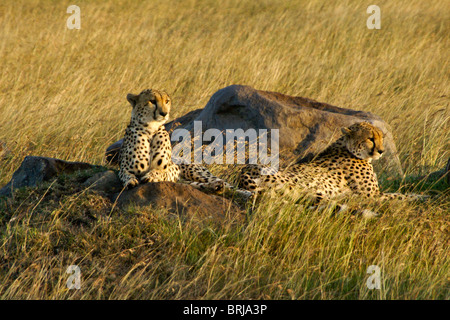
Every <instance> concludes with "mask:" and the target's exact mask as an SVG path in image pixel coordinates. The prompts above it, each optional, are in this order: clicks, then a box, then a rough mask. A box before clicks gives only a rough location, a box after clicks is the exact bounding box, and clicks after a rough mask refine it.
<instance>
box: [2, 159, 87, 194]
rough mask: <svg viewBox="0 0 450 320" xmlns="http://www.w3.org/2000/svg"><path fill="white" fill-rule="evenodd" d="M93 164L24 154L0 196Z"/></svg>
mask: <svg viewBox="0 0 450 320" xmlns="http://www.w3.org/2000/svg"><path fill="white" fill-rule="evenodd" d="M93 167H94V166H93V165H91V164H89V163H85V162H70V161H65V160H60V159H55V158H47V157H36V156H26V157H25V159H24V160H23V161H22V164H21V165H20V167H19V169H17V170H16V171H15V172H14V173H13V176H12V178H11V180H10V181H9V182H8V184H7V185H6V186H4V187H3V188H1V189H0V196H11V195H12V192H13V191H14V189H18V188H22V187H35V186H37V185H38V184H39V183H41V182H44V181H48V180H50V179H51V178H54V177H56V176H58V175H59V174H62V173H73V172H75V171H77V170H86V169H90V168H93Z"/></svg>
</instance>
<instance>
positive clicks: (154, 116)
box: [153, 92, 162, 120]
mask: <svg viewBox="0 0 450 320" xmlns="http://www.w3.org/2000/svg"><path fill="white" fill-rule="evenodd" d="M153 94H154V95H155V96H156V95H157V94H159V101H161V100H162V96H161V94H160V93H159V92H154V93H153ZM157 109H158V99H156V97H155V111H154V112H153V119H155V120H156V110H157Z"/></svg>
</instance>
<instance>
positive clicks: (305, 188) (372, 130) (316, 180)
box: [239, 122, 425, 200]
mask: <svg viewBox="0 0 450 320" xmlns="http://www.w3.org/2000/svg"><path fill="white" fill-rule="evenodd" d="M342 133H343V136H342V137H341V138H340V139H338V140H337V141H336V142H334V143H333V144H331V145H330V146H329V147H328V148H327V149H325V150H324V151H323V152H322V153H320V154H319V155H318V156H317V157H315V158H314V159H313V160H312V161H310V162H306V163H297V164H295V165H292V166H290V167H288V168H286V169H285V170H283V171H280V172H276V173H274V174H269V175H262V174H261V172H262V171H261V170H263V169H264V168H263V167H261V166H258V165H247V166H246V167H245V168H244V170H243V171H242V172H241V177H240V181H239V186H240V187H242V188H244V189H247V190H250V191H252V192H258V191H260V190H264V189H275V190H277V189H281V188H284V187H287V190H289V192H290V193H291V192H293V191H294V190H300V191H302V193H305V192H306V193H307V194H309V195H311V196H312V197H313V199H315V200H322V199H326V200H330V199H336V198H341V197H344V196H348V195H357V196H362V197H366V198H379V199H382V200H384V199H408V200H417V199H423V198H425V197H423V196H419V195H404V194H399V193H382V192H380V190H379V187H378V181H377V176H376V174H375V172H374V170H373V167H372V164H371V162H372V160H377V159H379V158H380V157H381V155H382V154H383V152H384V147H383V133H382V132H381V130H379V129H378V128H376V127H374V126H372V125H371V124H369V123H367V122H361V123H356V124H353V125H352V126H350V127H348V128H343V129H342Z"/></svg>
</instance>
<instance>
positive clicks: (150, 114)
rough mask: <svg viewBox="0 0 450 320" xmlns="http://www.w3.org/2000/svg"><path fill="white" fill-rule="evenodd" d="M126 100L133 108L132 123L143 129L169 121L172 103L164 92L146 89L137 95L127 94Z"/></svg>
mask: <svg viewBox="0 0 450 320" xmlns="http://www.w3.org/2000/svg"><path fill="white" fill-rule="evenodd" d="M127 100H128V102H129V103H130V104H131V106H132V107H133V110H132V111H131V122H132V123H135V124H137V125H142V126H144V127H148V126H152V127H153V126H154V127H159V126H161V125H162V124H164V123H165V122H166V121H167V120H168V119H169V113H170V106H171V104H172V102H171V100H170V97H169V95H168V94H167V93H166V92H164V91H159V90H153V89H147V90H144V91H142V92H141V93H140V94H138V95H136V94H132V93H129V94H128V95H127Z"/></svg>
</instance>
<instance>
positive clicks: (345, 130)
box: [341, 128, 352, 134]
mask: <svg viewBox="0 0 450 320" xmlns="http://www.w3.org/2000/svg"><path fill="white" fill-rule="evenodd" d="M341 131H342V133H343V134H349V133H350V132H352V130H350V129H349V128H342V129H341Z"/></svg>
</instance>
